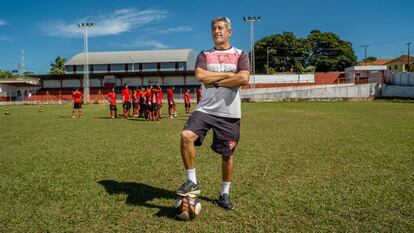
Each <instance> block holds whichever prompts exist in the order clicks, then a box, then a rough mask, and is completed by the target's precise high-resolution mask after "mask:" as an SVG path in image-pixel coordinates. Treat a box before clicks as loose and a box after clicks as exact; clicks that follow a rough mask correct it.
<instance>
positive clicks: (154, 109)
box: [151, 85, 161, 121]
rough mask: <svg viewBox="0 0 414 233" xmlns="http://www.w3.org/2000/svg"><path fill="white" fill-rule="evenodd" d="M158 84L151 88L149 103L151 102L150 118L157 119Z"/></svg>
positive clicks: (158, 117)
mask: <svg viewBox="0 0 414 233" xmlns="http://www.w3.org/2000/svg"><path fill="white" fill-rule="evenodd" d="M160 92H161V91H160V86H159V85H157V86H155V87H154V88H152V89H151V103H152V119H151V120H156V121H158V120H159V119H160V106H159V102H160Z"/></svg>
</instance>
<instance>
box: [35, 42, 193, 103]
mask: <svg viewBox="0 0 414 233" xmlns="http://www.w3.org/2000/svg"><path fill="white" fill-rule="evenodd" d="M195 60H196V54H195V52H194V50H192V49H175V50H147V51H112V52H90V53H88V63H89V83H90V84H89V85H90V95H91V100H95V99H102V98H103V95H105V94H106V93H107V92H108V91H109V90H110V89H111V88H112V87H115V89H116V92H117V93H119V92H120V89H121V87H122V86H123V85H124V84H127V85H128V86H129V87H130V88H131V89H133V88H136V87H137V86H139V87H141V86H148V85H151V84H159V85H160V86H161V87H162V88H166V87H168V86H172V85H173V86H175V87H176V91H177V92H178V93H180V92H183V91H184V89H187V88H189V89H195V88H196V87H198V86H200V83H199V82H198V81H197V80H196V78H195V76H194V66H195ZM83 66H84V53H79V54H76V55H75V56H74V57H73V58H71V59H70V60H69V61H68V62H67V63H66V64H65V69H66V73H65V74H63V75H53V74H47V75H35V77H36V78H39V79H40V86H41V88H40V90H38V91H37V93H36V94H37V95H36V96H37V98H43V99H44V98H48V100H57V99H60V100H70V99H71V93H72V90H73V89H75V88H82V80H83Z"/></svg>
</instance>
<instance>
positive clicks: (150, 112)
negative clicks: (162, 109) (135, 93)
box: [144, 85, 154, 121]
mask: <svg viewBox="0 0 414 233" xmlns="http://www.w3.org/2000/svg"><path fill="white" fill-rule="evenodd" d="M144 96H145V105H146V110H147V120H149V121H152V119H153V116H154V113H153V109H152V100H151V98H152V85H150V86H148V88H147V90H146V91H145V92H144Z"/></svg>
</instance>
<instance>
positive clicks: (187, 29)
mask: <svg viewBox="0 0 414 233" xmlns="http://www.w3.org/2000/svg"><path fill="white" fill-rule="evenodd" d="M191 31H194V29H193V28H191V27H187V26H178V27H175V28H168V29H164V30H159V31H156V32H155V33H161V34H169V33H176V32H191Z"/></svg>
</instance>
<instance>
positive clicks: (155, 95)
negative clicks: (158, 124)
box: [151, 88, 161, 104]
mask: <svg viewBox="0 0 414 233" xmlns="http://www.w3.org/2000/svg"><path fill="white" fill-rule="evenodd" d="M160 92H161V91H160V90H159V89H155V88H154V89H152V90H151V103H157V104H158V103H160V95H159V94H160Z"/></svg>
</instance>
